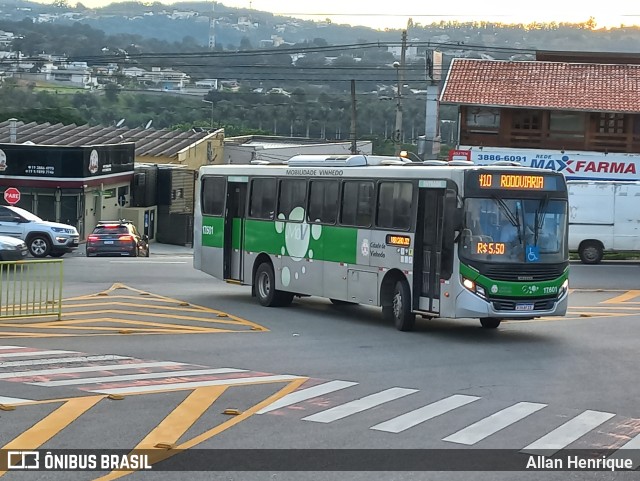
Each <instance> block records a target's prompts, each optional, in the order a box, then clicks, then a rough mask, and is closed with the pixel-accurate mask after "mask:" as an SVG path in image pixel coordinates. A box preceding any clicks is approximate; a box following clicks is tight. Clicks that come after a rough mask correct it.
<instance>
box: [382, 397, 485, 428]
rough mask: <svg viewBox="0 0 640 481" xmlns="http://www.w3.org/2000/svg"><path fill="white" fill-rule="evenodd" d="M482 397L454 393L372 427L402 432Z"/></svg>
mask: <svg viewBox="0 0 640 481" xmlns="http://www.w3.org/2000/svg"><path fill="white" fill-rule="evenodd" d="M478 399H480V398H479V397H477V396H467V395H464V394H454V395H453V396H449V397H447V398H444V399H441V400H440V401H436V402H434V403H431V404H427V405H426V406H423V407H421V408H418V409H416V410H414V411H411V412H408V413H406V414H403V415H402V416H398V417H396V418H393V419H389V420H388V421H385V422H383V423H380V424H376V425H375V426H372V427H371V428H370V429H375V430H376V431H385V432H387V433H400V432H402V431H404V430H406V429H409V428H412V427H413V426H416V425H418V424H420V423H423V422H425V421H428V420H429V419H433V418H435V417H437V416H440V415H441V414H444V413H447V412H449V411H452V410H454V409H456V408H459V407H461V406H464V405H465V404H469V403H471V402H473V401H477V400H478Z"/></svg>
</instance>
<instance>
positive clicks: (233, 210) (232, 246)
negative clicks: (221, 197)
mask: <svg viewBox="0 0 640 481" xmlns="http://www.w3.org/2000/svg"><path fill="white" fill-rule="evenodd" d="M246 200H247V184H246V183H241V182H229V184H228V185H227V207H226V212H225V218H224V278H225V279H227V280H236V281H242V252H243V250H244V219H245V203H246Z"/></svg>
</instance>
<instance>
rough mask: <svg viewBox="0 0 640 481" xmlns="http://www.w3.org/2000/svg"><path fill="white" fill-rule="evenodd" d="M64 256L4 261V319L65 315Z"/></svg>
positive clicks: (0, 283)
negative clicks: (63, 297) (63, 305)
mask: <svg viewBox="0 0 640 481" xmlns="http://www.w3.org/2000/svg"><path fill="white" fill-rule="evenodd" d="M62 281H63V271H62V259H56V260H29V261H16V262H0V320H1V319H6V318H12V317H29V316H44V315H56V316H57V317H58V320H60V319H61V318H62Z"/></svg>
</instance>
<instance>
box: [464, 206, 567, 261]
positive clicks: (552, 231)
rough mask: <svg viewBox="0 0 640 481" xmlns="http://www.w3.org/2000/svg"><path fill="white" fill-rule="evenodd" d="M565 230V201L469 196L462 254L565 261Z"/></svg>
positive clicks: (487, 258)
mask: <svg viewBox="0 0 640 481" xmlns="http://www.w3.org/2000/svg"><path fill="white" fill-rule="evenodd" d="M566 229H567V201H566V200H561V199H550V198H549V197H548V196H544V197H540V198H535V199H532V198H526V199H525V198H522V199H519V198H512V197H509V198H503V197H499V196H497V195H493V196H491V197H485V198H467V199H466V200H465V204H464V228H463V231H462V236H461V243H460V255H461V256H463V257H465V258H467V259H470V260H476V261H487V262H489V261H490V262H505V263H525V262H526V263H531V262H538V263H550V262H564V261H565V260H566V259H567V255H568V253H567V245H566Z"/></svg>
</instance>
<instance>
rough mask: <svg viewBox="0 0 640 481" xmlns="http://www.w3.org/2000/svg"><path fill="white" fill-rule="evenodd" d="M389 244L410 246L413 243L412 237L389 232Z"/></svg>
mask: <svg viewBox="0 0 640 481" xmlns="http://www.w3.org/2000/svg"><path fill="white" fill-rule="evenodd" d="M387 245H390V246H398V247H409V246H410V245H411V237H409V236H408V235H395V234H387Z"/></svg>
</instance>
